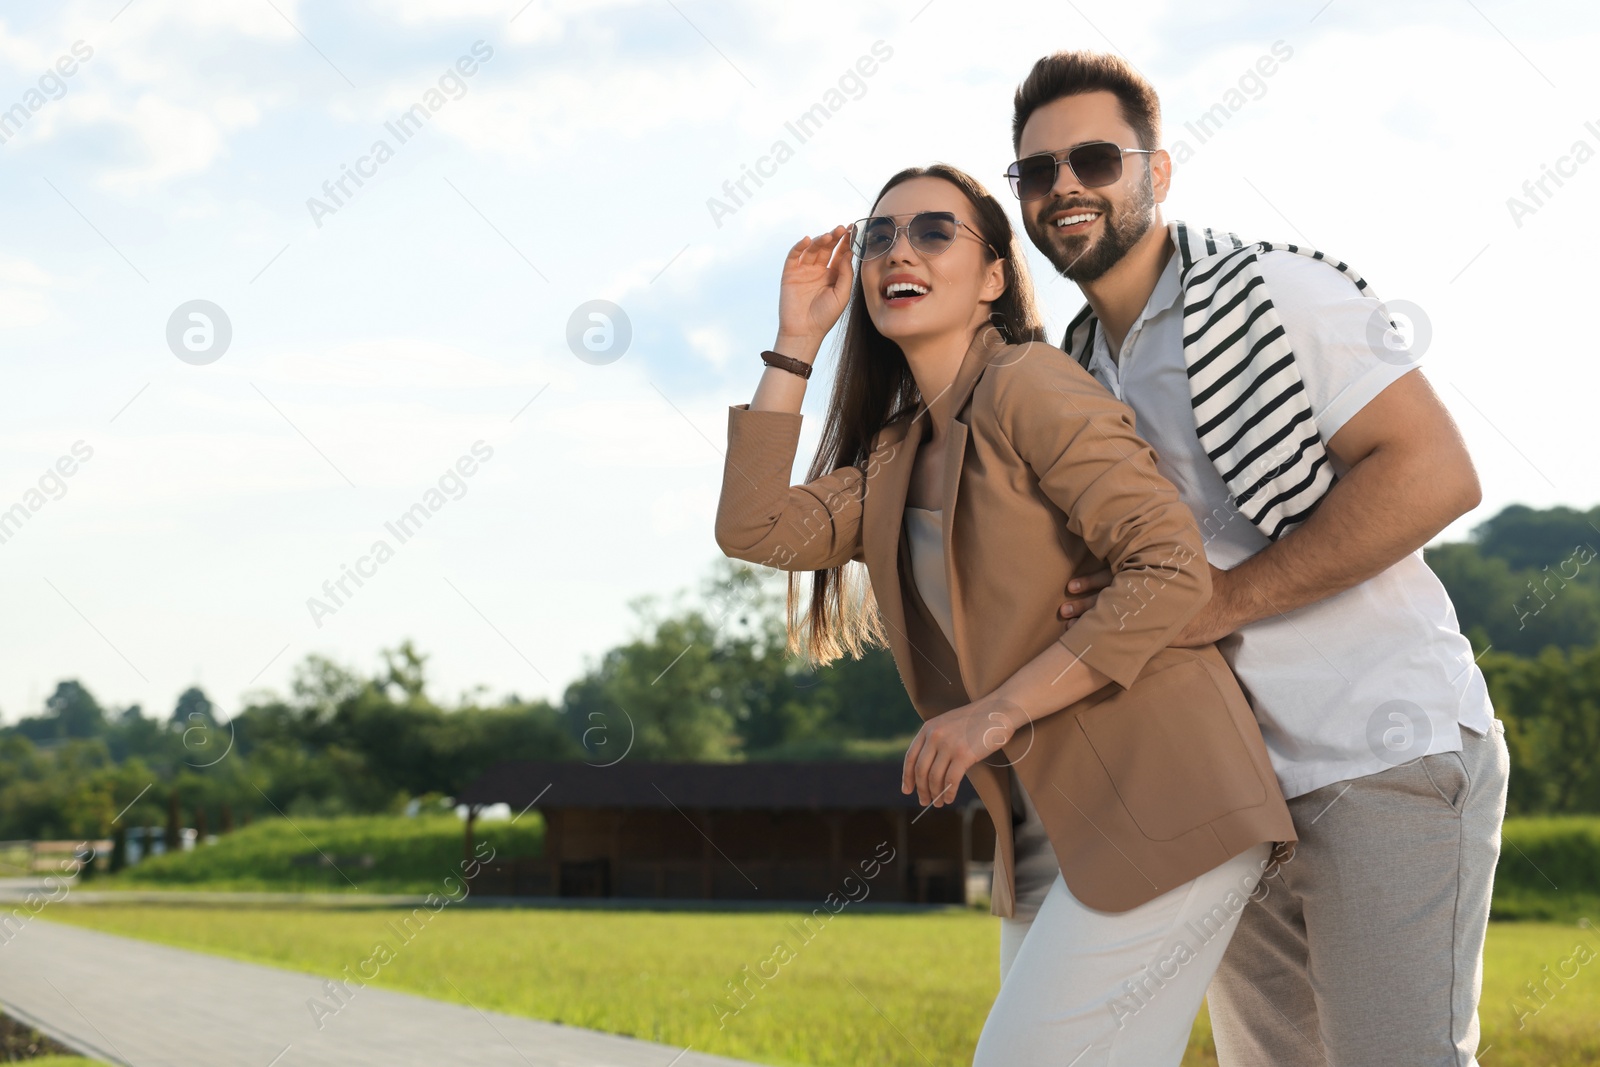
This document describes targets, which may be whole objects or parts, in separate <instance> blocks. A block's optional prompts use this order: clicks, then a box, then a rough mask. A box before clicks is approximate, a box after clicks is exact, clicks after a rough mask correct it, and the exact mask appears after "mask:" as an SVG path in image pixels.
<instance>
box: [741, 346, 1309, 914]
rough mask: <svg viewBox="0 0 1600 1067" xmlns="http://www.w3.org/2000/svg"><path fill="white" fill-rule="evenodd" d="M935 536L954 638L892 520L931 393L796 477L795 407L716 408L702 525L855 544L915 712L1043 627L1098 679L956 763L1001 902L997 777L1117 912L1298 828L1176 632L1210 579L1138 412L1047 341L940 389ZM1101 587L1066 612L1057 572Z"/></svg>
mask: <svg viewBox="0 0 1600 1067" xmlns="http://www.w3.org/2000/svg"><path fill="white" fill-rule="evenodd" d="M951 392H952V395H953V399H954V403H953V405H952V408H951V410H953V411H955V412H956V415H955V423H954V425H953V427H952V432H951V434H950V436H949V438H948V443H947V445H946V452H945V455H944V463H945V468H944V485H943V493H942V495H941V503H940V507H941V508H942V510H943V524H944V526H943V538H944V552H945V567H946V576H947V580H948V582H949V587H950V609H951V615H952V617H953V626H952V631H953V633H954V636H955V643H954V647H953V648H952V647H951V643H950V642H949V641H948V640H946V638H945V636H944V633H943V631H942V630H941V629H940V627H939V625H938V623H937V622H936V621H935V619H934V617H933V616H932V614H931V613H930V612H929V610H928V608H927V606H926V604H924V603H923V601H922V598H921V597H920V596H919V595H918V593H917V590H916V583H915V582H914V580H913V579H912V577H911V553H910V549H909V546H908V544H907V536H906V533H905V530H904V523H903V517H904V510H905V500H906V490H907V486H908V483H909V480H910V475H911V468H912V465H913V462H914V460H915V456H916V454H917V448H918V447H919V446H920V445H921V443H922V441H923V437H924V434H926V433H927V432H928V429H927V428H928V419H927V416H926V409H925V408H924V409H922V410H919V411H918V412H917V414H916V415H915V416H914V417H909V418H903V419H900V420H898V421H896V422H894V423H891V424H890V425H889V426H887V427H885V428H884V429H883V430H881V431H880V432H879V433H878V434H877V436H876V437H875V438H874V441H873V448H872V452H871V455H870V456H869V457H868V459H867V460H866V461H865V462H864V463H862V464H861V465H860V466H851V467H843V468H841V469H839V470H836V471H833V472H832V473H830V474H826V475H824V476H823V477H821V478H818V479H816V480H815V481H812V482H809V483H807V484H805V485H790V472H791V471H792V469H793V466H794V459H795V449H796V445H797V443H798V440H799V435H800V422H801V416H800V415H799V414H797V413H787V412H772V411H751V410H749V405H745V404H741V405H737V406H735V407H733V408H731V409H730V410H729V412H728V452H727V456H726V463H725V466H724V471H723V480H722V497H721V501H720V503H719V505H718V508H717V522H716V537H717V544H718V545H719V546H720V547H721V548H722V550H723V551H724V552H725V553H727V554H728V555H729V556H732V557H735V558H737V559H742V560H747V561H749V562H752V563H757V564H761V565H764V566H770V567H778V568H781V569H784V570H814V569H819V568H826V567H832V566H836V565H839V564H842V563H845V562H847V561H850V560H856V561H860V562H864V563H865V564H866V567H867V573H868V576H869V578H870V580H871V585H872V592H873V595H874V597H875V599H876V601H877V604H878V608H879V610H880V611H881V613H882V616H883V620H884V624H885V629H886V631H887V635H888V641H889V647H890V649H891V651H892V652H893V655H894V660H895V664H896V666H897V667H898V668H899V671H900V676H901V678H902V680H903V681H904V682H905V686H906V691H907V693H908V694H909V695H910V698H911V703H912V705H913V706H914V707H915V708H916V709H917V713H918V714H919V715H921V716H922V718H923V719H924V720H927V719H931V718H933V717H934V716H936V715H939V714H941V713H943V712H945V711H949V710H950V709H952V708H955V707H959V706H960V705H962V704H966V703H969V702H971V701H972V700H975V699H978V698H980V697H983V696H986V695H988V694H989V693H991V692H993V691H994V690H995V689H996V688H997V687H998V686H999V685H1000V684H1001V683H1002V682H1004V681H1005V680H1006V679H1008V678H1010V677H1011V675H1012V674H1014V673H1015V672H1016V671H1017V670H1018V669H1019V668H1021V667H1022V666H1023V665H1024V664H1026V663H1028V662H1029V661H1030V660H1032V659H1033V658H1034V657H1035V656H1037V655H1038V654H1039V653H1040V652H1042V651H1044V650H1045V649H1046V648H1048V647H1049V646H1050V642H1052V641H1059V642H1060V643H1061V644H1062V645H1064V646H1066V647H1067V648H1068V649H1069V650H1071V651H1072V652H1073V653H1074V654H1075V655H1076V656H1078V657H1080V658H1081V659H1082V660H1083V661H1084V662H1085V663H1087V664H1089V665H1090V666H1092V667H1094V668H1096V669H1097V670H1099V671H1101V672H1102V673H1103V674H1105V675H1106V676H1107V677H1109V678H1111V679H1112V682H1111V683H1110V684H1108V685H1106V686H1105V687H1104V688H1102V689H1100V690H1098V691H1097V692H1095V693H1093V694H1091V695H1090V696H1089V697H1087V698H1085V699H1083V700H1080V701H1078V702H1077V703H1075V704H1071V705H1069V706H1068V707H1066V708H1064V709H1063V710H1061V711H1057V712H1053V713H1051V714H1049V715H1047V716H1044V717H1043V718H1041V719H1038V720H1037V721H1035V722H1034V723H1032V724H1031V726H1030V727H1024V728H1023V729H1021V730H1019V731H1017V733H1016V735H1015V736H1014V737H1013V738H1012V739H1011V740H1010V741H1009V742H1007V744H1006V745H1005V746H1004V748H1003V749H1001V750H1000V751H997V752H995V753H993V754H991V755H990V756H989V757H988V758H987V759H986V760H984V761H982V762H980V763H978V764H977V765H975V766H974V767H973V768H972V769H971V770H969V771H968V772H967V778H968V779H969V780H970V781H971V782H972V784H973V786H974V788H975V789H976V790H977V793H978V796H979V797H980V798H982V800H983V804H984V807H985V808H986V809H987V810H988V812H989V815H990V817H991V819H992V820H993V822H994V826H995V833H996V843H995V868H994V892H993V895H992V898H991V899H992V903H991V907H990V910H991V911H992V912H993V913H994V914H996V915H1001V916H1010V915H1012V914H1013V912H1014V905H1015V882H1014V875H1013V872H1014V870H1015V867H1014V858H1013V854H1012V832H1011V831H1012V827H1011V781H1010V775H1011V774H1013V773H1014V774H1017V775H1019V776H1020V780H1021V783H1022V785H1023V787H1024V788H1026V789H1027V791H1028V795H1029V796H1030V797H1031V798H1032V799H1033V802H1034V806H1035V807H1036V808H1037V809H1038V811H1039V818H1040V819H1041V821H1042V822H1043V824H1044V828H1045V831H1046V833H1047V834H1048V835H1049V838H1050V844H1051V846H1052V847H1053V848H1054V850H1055V854H1056V859H1057V861H1058V862H1059V864H1060V866H1061V873H1062V875H1063V876H1064V877H1065V878H1066V882H1067V886H1068V888H1069V889H1071V890H1072V894H1073V896H1075V897H1077V898H1078V900H1080V901H1082V902H1083V903H1084V904H1087V905H1089V906H1090V907H1094V908H1099V909H1101V910H1103V911H1125V910H1127V909H1129V908H1133V907H1135V906H1137V905H1139V904H1142V903H1144V902H1146V901H1148V900H1150V899H1152V898H1154V897H1156V896H1159V895H1160V894H1162V893H1165V892H1167V891H1168V890H1171V889H1173V888H1175V887H1177V886H1179V885H1181V884H1183V883H1184V882H1187V881H1189V880H1190V879H1192V878H1195V877H1196V876H1198V875H1200V874H1202V873H1204V872H1206V871H1208V870H1210V869H1212V868H1213V867H1215V866H1217V865H1218V864H1220V863H1222V862H1223V861H1224V860H1227V859H1229V858H1231V857H1233V856H1235V855H1238V854H1239V853H1240V852H1242V851H1244V850H1245V849H1247V848H1249V847H1251V846H1252V845H1255V844H1257V843H1259V842H1263V841H1271V842H1288V841H1293V840H1295V831H1294V825H1293V823H1292V822H1291V821H1290V818H1289V812H1288V808H1287V806H1286V805H1285V804H1284V800H1283V794H1282V792H1281V791H1280V790H1279V788H1278V781H1277V778H1276V776H1275V775H1274V774H1273V771H1272V765H1271V763H1270V762H1269V761H1268V758H1267V751H1266V746H1265V745H1264V744H1263V743H1262V740H1261V733H1260V730H1259V729H1258V728H1257V726H1256V722H1255V718H1254V716H1253V715H1252V714H1251V711H1250V706H1249V704H1248V703H1247V702H1246V700H1245V697H1244V694H1243V692H1242V691H1241V690H1240V688H1239V685H1238V682H1237V681H1236V680H1235V679H1234V677H1233V674H1232V672H1231V671H1230V670H1229V669H1228V667H1227V665H1226V663H1225V662H1224V661H1223V659H1222V657H1221V655H1220V654H1219V653H1218V652H1217V650H1216V648H1215V647H1214V646H1211V645H1207V646H1205V647H1202V648H1171V647H1168V643H1169V642H1170V641H1171V640H1172V639H1173V638H1174V637H1175V636H1176V634H1177V633H1178V631H1179V630H1180V629H1181V628H1182V627H1183V625H1184V624H1185V623H1186V622H1188V620H1189V619H1190V618H1191V617H1192V616H1193V615H1194V614H1195V612H1197V611H1198V610H1199V609H1200V607H1201V606H1202V605H1203V604H1204V603H1205V601H1206V599H1207V598H1208V597H1209V596H1210V592H1211V582H1210V572H1209V570H1208V569H1207V566H1206V557H1205V552H1204V549H1203V546H1202V543H1201V539H1200V532H1199V529H1198V527H1197V526H1196V525H1195V521H1194V518H1193V516H1192V515H1191V514H1190V512H1189V510H1188V509H1187V508H1186V507H1185V506H1184V505H1183V504H1182V503H1181V502H1180V501H1179V499H1178V494H1177V491H1176V490H1175V489H1174V488H1173V486H1172V484H1171V483H1170V482H1168V481H1167V480H1166V479H1165V478H1163V477H1162V476H1161V475H1160V474H1158V473H1157V472H1156V459H1155V453H1154V452H1153V451H1152V450H1151V448H1150V446H1149V445H1147V444H1146V443H1145V442H1144V441H1143V440H1142V439H1140V438H1139V437H1138V436H1137V435H1136V434H1135V432H1134V417H1133V413H1132V411H1131V410H1130V409H1128V408H1127V407H1125V406H1124V405H1123V404H1122V403H1120V402H1119V401H1117V400H1116V399H1115V398H1114V397H1112V396H1111V395H1110V394H1109V393H1107V392H1106V390H1105V389H1104V388H1102V387H1101V386H1100V385H1099V383H1097V382H1096V381H1095V380H1094V379H1093V378H1091V377H1090V376H1089V375H1088V373H1087V372H1085V371H1084V370H1083V368H1081V367H1080V366H1079V365H1078V364H1077V363H1076V362H1075V361H1074V360H1073V359H1072V358H1071V357H1070V356H1068V355H1067V354H1066V353H1064V352H1062V351H1061V350H1060V349H1057V348H1054V347H1052V346H1050V345H1048V344H1044V343H1042V342H1033V343H1029V344H1023V345H1007V344H1004V343H1003V342H1002V341H1001V339H1000V338H999V337H998V335H997V334H996V333H995V331H994V330H993V329H983V330H980V331H979V332H978V334H977V335H976V336H975V337H974V339H973V342H972V345H971V347H970V348H969V349H968V350H967V353H966V355H965V357H964V359H963V362H962V365H961V368H960V370H959V372H958V373H957V376H956V380H955V383H954V385H953V386H952V387H951ZM1107 565H1109V567H1110V568H1111V570H1112V571H1113V572H1114V579H1113V581H1112V583H1111V585H1110V586H1109V587H1108V588H1107V589H1105V590H1104V591H1103V592H1102V593H1101V594H1100V596H1099V599H1098V601H1097V602H1096V604H1095V606H1094V608H1092V609H1091V610H1090V611H1088V612H1086V613H1085V614H1084V615H1083V617H1082V618H1081V619H1080V620H1079V621H1078V623H1077V624H1076V625H1074V626H1073V627H1072V628H1071V629H1070V630H1063V626H1062V623H1061V621H1060V619H1059V618H1058V617H1057V614H1056V612H1057V609H1058V607H1059V606H1060V604H1061V601H1062V599H1063V598H1064V596H1065V590H1066V585H1067V581H1068V580H1069V579H1070V578H1071V577H1072V576H1073V575H1075V574H1081V573H1091V572H1094V571H1098V570H1101V569H1104V567H1106V566H1107Z"/></svg>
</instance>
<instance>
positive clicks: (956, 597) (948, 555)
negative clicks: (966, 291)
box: [939, 326, 1026, 693]
mask: <svg viewBox="0 0 1600 1067" xmlns="http://www.w3.org/2000/svg"><path fill="white" fill-rule="evenodd" d="M1005 347H1006V344H1005V340H1004V338H1002V337H1001V335H1000V332H999V331H998V330H996V329H995V328H994V327H992V326H985V327H983V328H981V329H979V330H978V332H977V333H976V334H975V335H974V336H973V338H972V344H971V345H970V346H968V348H967V353H966V355H965V356H964V357H963V358H962V361H961V368H960V369H959V370H958V371H957V372H956V378H955V381H954V382H952V383H951V384H950V389H949V401H950V406H949V407H948V408H946V410H947V411H950V412H952V413H953V415H952V418H951V422H950V431H949V434H948V436H947V437H946V438H945V445H944V484H943V485H942V486H941V489H940V493H939V499H940V501H941V503H940V509H941V512H942V516H941V520H942V526H943V543H944V574H945V584H946V586H947V587H948V588H949V590H950V627H951V631H952V636H953V637H954V638H955V641H954V644H955V653H956V662H957V666H958V667H959V666H960V665H961V664H964V663H967V662H970V661H969V658H968V657H967V656H965V655H963V654H962V653H963V652H964V651H965V650H966V647H967V634H966V627H965V626H964V625H963V624H962V622H963V618H964V616H965V612H964V611H963V610H962V593H961V575H960V572H959V570H958V569H957V567H956V552H955V547H956V546H955V540H954V530H955V517H956V507H957V499H956V498H957V495H958V492H959V490H960V488H961V466H962V463H963V462H964V461H965V459H966V458H967V437H968V429H967V404H968V402H969V401H970V400H971V399H972V391H973V390H974V389H975V388H977V385H978V379H980V378H982V377H983V372H984V371H985V370H987V369H988V367H989V365H990V364H991V363H992V362H993V361H995V360H996V359H998V358H1002V356H1001V352H1002V350H1003V349H1004V348H1005ZM1025 351H1026V350H1024V352H1025ZM1017 358H1021V357H1020V355H1018V356H1017ZM961 685H962V687H963V688H964V689H965V690H966V691H967V692H968V693H970V692H972V683H971V679H969V678H968V677H967V674H966V671H965V670H964V669H963V670H962V671H961Z"/></svg>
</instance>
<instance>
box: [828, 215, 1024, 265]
mask: <svg viewBox="0 0 1600 1067" xmlns="http://www.w3.org/2000/svg"><path fill="white" fill-rule="evenodd" d="M901 217H902V218H904V216H901ZM963 228H965V229H966V230H967V232H969V233H971V234H972V236H974V237H976V238H977V239H978V240H980V241H983V243H984V244H986V245H989V250H990V251H991V252H994V254H995V256H996V257H997V258H1000V259H1004V258H1005V257H1004V256H1001V255H1000V253H999V252H998V251H996V250H995V247H994V245H991V244H989V242H988V241H984V239H983V235H982V234H980V233H978V231H977V230H974V229H973V228H972V227H971V226H968V225H967V224H966V223H964V222H962V221H961V220H960V219H958V218H956V217H955V214H954V213H953V212H949V211H920V212H918V213H917V214H915V215H913V216H912V218H911V221H910V222H908V223H906V224H905V225H904V226H900V225H896V223H895V221H894V218H893V217H891V216H889V215H873V216H872V217H871V218H865V219H857V220H856V221H855V222H852V223H851V224H850V251H851V252H852V253H854V254H855V255H857V256H859V257H861V260H862V262H866V261H867V260H869V259H877V258H878V257H879V256H881V255H883V254H884V253H885V252H887V251H889V249H891V248H893V247H894V242H895V238H897V237H898V236H899V235H900V231H902V230H904V231H905V235H906V240H908V241H910V242H911V247H912V248H914V249H916V250H917V251H918V252H921V253H922V254H923V255H925V256H937V255H939V254H940V253H941V252H944V251H946V250H948V249H949V247H950V246H951V245H953V244H955V240H956V237H957V236H959V234H960V232H961V230H962V229H963Z"/></svg>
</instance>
